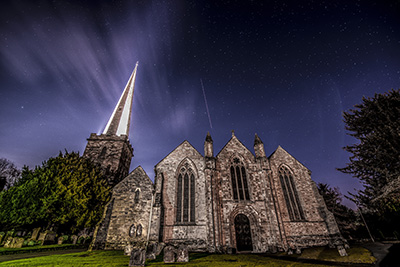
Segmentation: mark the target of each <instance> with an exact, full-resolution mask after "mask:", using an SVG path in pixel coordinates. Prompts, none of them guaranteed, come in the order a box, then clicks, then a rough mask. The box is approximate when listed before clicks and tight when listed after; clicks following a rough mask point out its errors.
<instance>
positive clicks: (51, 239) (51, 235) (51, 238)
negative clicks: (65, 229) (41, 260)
mask: <svg viewBox="0 0 400 267" xmlns="http://www.w3.org/2000/svg"><path fill="white" fill-rule="evenodd" d="M46 232H47V234H46V237H45V239H44V241H43V245H48V244H54V243H55V242H56V237H57V234H56V233H55V232H53V231H46Z"/></svg>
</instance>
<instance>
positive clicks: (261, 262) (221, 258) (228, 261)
mask: <svg viewBox="0 0 400 267" xmlns="http://www.w3.org/2000/svg"><path fill="white" fill-rule="evenodd" d="M189 259H190V261H189V262H188V263H175V264H168V265H164V264H163V262H162V259H161V258H159V259H156V260H154V261H148V262H147V263H146V266H193V267H194V266H198V267H211V266H218V267H219V266H229V267H245V266H246V267H247V266H249V267H250V266H271V267H279V266H282V267H284V266H296V267H300V266H305V267H312V266H313V267H324V266H327V265H319V264H307V263H300V262H293V261H287V260H281V259H275V258H270V257H264V256H260V255H257V254H239V255H227V254H200V253H191V254H190V258H189Z"/></svg>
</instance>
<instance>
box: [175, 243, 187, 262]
mask: <svg viewBox="0 0 400 267" xmlns="http://www.w3.org/2000/svg"><path fill="white" fill-rule="evenodd" d="M176 262H189V252H188V248H187V246H184V245H181V246H179V248H178V252H177V255H176Z"/></svg>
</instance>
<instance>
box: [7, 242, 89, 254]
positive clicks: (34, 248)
mask: <svg viewBox="0 0 400 267" xmlns="http://www.w3.org/2000/svg"><path fill="white" fill-rule="evenodd" d="M82 247H83V246H81V245H72V244H62V245H46V246H32V247H23V248H4V247H0V255H8V254H19V253H30V252H40V251H49V250H62V249H74V248H82Z"/></svg>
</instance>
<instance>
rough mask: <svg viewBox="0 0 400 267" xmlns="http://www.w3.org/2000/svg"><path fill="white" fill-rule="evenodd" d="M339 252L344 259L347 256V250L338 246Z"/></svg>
mask: <svg viewBox="0 0 400 267" xmlns="http://www.w3.org/2000/svg"><path fill="white" fill-rule="evenodd" d="M337 250H338V252H339V255H340V256H342V257H344V256H347V252H346V249H345V248H344V247H343V246H337Z"/></svg>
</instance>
